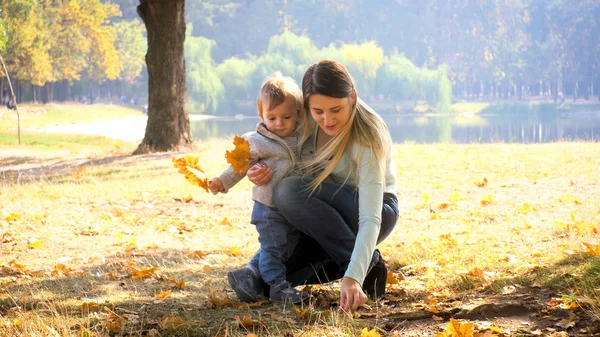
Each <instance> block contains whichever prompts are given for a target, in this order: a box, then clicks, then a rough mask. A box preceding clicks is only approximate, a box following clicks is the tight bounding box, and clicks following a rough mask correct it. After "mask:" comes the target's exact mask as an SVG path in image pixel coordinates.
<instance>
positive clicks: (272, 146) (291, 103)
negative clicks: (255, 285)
mask: <svg viewBox="0 0 600 337" xmlns="http://www.w3.org/2000/svg"><path fill="white" fill-rule="evenodd" d="M302 104H303V102H302V93H301V91H300V88H299V87H298V85H297V84H296V82H294V80H293V79H291V78H289V77H284V76H282V75H281V73H276V74H275V75H273V76H271V77H269V78H267V79H266V80H265V82H264V83H263V85H262V87H261V89H260V93H259V95H258V99H257V108H258V115H259V117H260V119H261V122H260V123H258V125H257V126H256V132H249V133H246V134H245V135H243V137H244V138H245V139H246V140H248V142H249V143H250V151H251V153H252V161H253V162H256V163H257V164H258V165H266V166H268V167H269V168H271V169H272V170H273V178H272V179H271V180H270V181H269V183H268V184H266V185H263V186H254V187H252V199H253V200H254V208H253V209H252V219H251V221H250V222H251V223H252V224H254V225H255V226H256V230H257V231H258V240H259V242H260V253H259V254H258V256H257V257H258V264H256V260H257V259H256V258H253V259H252V261H251V262H250V264H248V266H247V268H245V269H246V271H247V272H250V273H254V274H258V273H260V276H261V277H262V279H263V281H265V283H266V284H268V285H269V286H270V293H269V297H270V300H271V301H278V302H292V303H298V302H301V301H302V300H304V299H305V298H307V297H308V293H305V292H300V291H297V290H296V289H294V288H293V287H291V285H290V283H289V282H288V281H286V279H285V272H286V269H285V265H284V262H285V261H286V260H287V259H288V258H289V256H290V255H291V253H292V251H293V249H294V248H295V247H296V244H297V243H298V237H299V233H298V232H297V231H295V230H294V229H293V228H292V227H291V226H289V225H288V224H287V223H286V222H285V221H283V222H282V221H278V219H274V218H272V217H269V213H270V212H269V208H270V207H274V203H273V188H274V187H275V185H277V183H278V182H279V181H280V180H281V179H283V178H284V177H286V176H287V175H289V174H290V173H291V172H292V171H293V170H294V167H295V165H296V158H297V157H298V155H297V152H298V149H297V148H298V137H297V135H296V131H297V130H296V128H297V126H298V125H302V123H301V121H299V120H298V119H299V118H302V116H303V114H302ZM243 177H244V176H243V175H240V174H238V173H236V172H234V170H233V168H232V167H231V166H229V167H228V168H227V169H225V171H223V173H221V175H220V176H219V177H215V178H213V179H212V180H211V181H210V184H209V188H210V190H211V192H212V193H213V194H217V193H219V192H222V193H227V191H228V190H229V189H230V188H231V187H233V186H234V185H235V184H237V183H238V182H239V181H240V180H241V179H242V178H243ZM257 268H258V269H257ZM227 279H228V281H229V284H230V285H231V287H232V288H233V290H234V291H235V292H236V295H237V296H238V298H239V299H240V300H241V301H244V302H254V301H256V300H257V298H254V297H253V296H251V295H249V294H246V293H245V292H244V291H243V290H242V289H243V286H240V285H239V282H243V281H242V279H243V277H242V275H236V274H235V273H232V272H230V273H228V274H227Z"/></svg>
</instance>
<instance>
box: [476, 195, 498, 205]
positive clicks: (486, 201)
mask: <svg viewBox="0 0 600 337" xmlns="http://www.w3.org/2000/svg"><path fill="white" fill-rule="evenodd" d="M479 202H480V203H481V205H482V206H488V205H491V204H492V203H493V202H494V196H493V195H491V194H488V195H486V196H485V197H483V198H481V200H480V201H479Z"/></svg>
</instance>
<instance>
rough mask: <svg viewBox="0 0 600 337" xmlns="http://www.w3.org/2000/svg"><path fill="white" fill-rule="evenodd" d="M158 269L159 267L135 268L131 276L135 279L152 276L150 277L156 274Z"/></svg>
mask: <svg viewBox="0 0 600 337" xmlns="http://www.w3.org/2000/svg"><path fill="white" fill-rule="evenodd" d="M157 270H158V268H157V267H152V268H144V269H140V270H135V271H133V272H132V273H131V278H132V279H134V280H136V279H146V278H150V277H152V276H154V274H155V273H156V271H157Z"/></svg>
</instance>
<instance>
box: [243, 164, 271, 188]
mask: <svg viewBox="0 0 600 337" xmlns="http://www.w3.org/2000/svg"><path fill="white" fill-rule="evenodd" d="M246 175H247V176H248V180H250V181H251V182H252V183H253V184H254V185H256V186H262V185H265V184H267V183H268V182H269V181H271V178H272V177H273V170H271V169H270V168H268V167H267V166H266V165H263V164H260V163H259V164H255V165H254V166H252V167H251V168H250V169H249V170H248V172H246Z"/></svg>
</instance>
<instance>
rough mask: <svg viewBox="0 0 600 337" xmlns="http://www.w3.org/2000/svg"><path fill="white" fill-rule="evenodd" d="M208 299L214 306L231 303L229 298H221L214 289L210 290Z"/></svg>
mask: <svg viewBox="0 0 600 337" xmlns="http://www.w3.org/2000/svg"><path fill="white" fill-rule="evenodd" d="M208 300H209V301H210V303H212V305H213V306H215V307H217V308H218V307H223V306H226V305H228V304H229V299H228V298H221V297H219V296H217V294H215V293H214V291H212V290H211V291H210V292H209V294H208Z"/></svg>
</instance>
